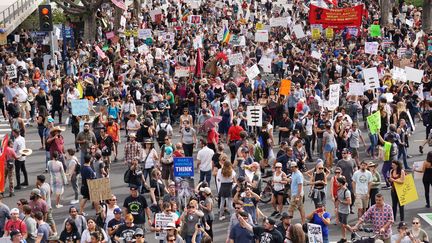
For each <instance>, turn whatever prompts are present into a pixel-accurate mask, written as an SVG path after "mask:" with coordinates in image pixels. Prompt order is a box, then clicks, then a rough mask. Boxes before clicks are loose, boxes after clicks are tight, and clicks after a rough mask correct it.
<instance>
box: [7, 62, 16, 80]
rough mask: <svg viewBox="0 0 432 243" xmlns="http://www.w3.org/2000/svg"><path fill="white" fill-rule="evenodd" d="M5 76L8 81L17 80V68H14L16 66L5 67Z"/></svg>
mask: <svg viewBox="0 0 432 243" xmlns="http://www.w3.org/2000/svg"><path fill="white" fill-rule="evenodd" d="M6 74H7V75H8V77H9V78H10V79H14V78H17V77H18V75H17V68H16V66H15V65H9V66H6Z"/></svg>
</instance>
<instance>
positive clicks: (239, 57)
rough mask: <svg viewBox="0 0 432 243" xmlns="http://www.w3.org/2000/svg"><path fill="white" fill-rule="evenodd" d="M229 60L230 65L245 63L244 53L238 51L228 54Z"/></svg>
mask: <svg viewBox="0 0 432 243" xmlns="http://www.w3.org/2000/svg"><path fill="white" fill-rule="evenodd" d="M228 62H229V65H230V66H234V65H241V64H243V62H244V59H243V54H242V53H236V54H231V55H229V56H228Z"/></svg>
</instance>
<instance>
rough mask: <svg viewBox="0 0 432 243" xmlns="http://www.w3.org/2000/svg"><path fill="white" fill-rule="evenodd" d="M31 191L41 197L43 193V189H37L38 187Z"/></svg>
mask: <svg viewBox="0 0 432 243" xmlns="http://www.w3.org/2000/svg"><path fill="white" fill-rule="evenodd" d="M31 193H32V194H34V195H36V196H39V197H40V196H41V195H42V194H41V191H40V190H39V189H37V188H35V189H33V190H32V191H31Z"/></svg>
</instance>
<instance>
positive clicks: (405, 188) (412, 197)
mask: <svg viewBox="0 0 432 243" xmlns="http://www.w3.org/2000/svg"><path fill="white" fill-rule="evenodd" d="M394 186H395V189H396V194H397V196H398V199H399V203H400V205H401V206H404V205H407V204H408V203H412V202H414V201H417V200H418V194H417V190H416V187H415V184H414V178H413V176H412V174H408V175H406V176H405V180H404V183H402V184H399V183H394Z"/></svg>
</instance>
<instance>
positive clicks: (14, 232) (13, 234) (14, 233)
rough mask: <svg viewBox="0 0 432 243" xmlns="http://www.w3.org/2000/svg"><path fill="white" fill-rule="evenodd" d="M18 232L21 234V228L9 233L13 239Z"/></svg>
mask: <svg viewBox="0 0 432 243" xmlns="http://www.w3.org/2000/svg"><path fill="white" fill-rule="evenodd" d="M18 234H21V232H20V231H19V230H17V229H14V230H12V231H11V232H10V233H9V235H10V238H11V240H12V239H13V237H14V236H15V235H18Z"/></svg>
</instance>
